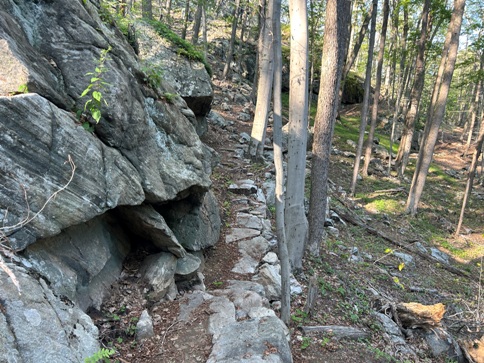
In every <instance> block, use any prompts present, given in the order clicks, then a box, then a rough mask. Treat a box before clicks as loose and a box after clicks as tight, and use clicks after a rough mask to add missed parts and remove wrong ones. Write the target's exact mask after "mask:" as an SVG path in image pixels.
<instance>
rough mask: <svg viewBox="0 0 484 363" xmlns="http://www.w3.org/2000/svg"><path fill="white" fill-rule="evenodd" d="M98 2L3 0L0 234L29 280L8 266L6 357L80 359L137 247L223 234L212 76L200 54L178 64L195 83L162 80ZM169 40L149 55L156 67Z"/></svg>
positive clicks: (93, 347) (0, 332)
mask: <svg viewBox="0 0 484 363" xmlns="http://www.w3.org/2000/svg"><path fill="white" fill-rule="evenodd" d="M97 6H99V4H98V3H97V2H96V1H92V2H90V1H76V0H62V1H61V0H52V1H14V0H0V63H1V64H2V67H0V153H1V155H2V156H1V158H0V220H1V221H2V227H1V229H0V237H1V240H0V242H1V243H2V245H1V247H2V250H4V251H9V250H13V251H16V252H17V254H16V255H15V256H13V257H12V259H11V260H9V261H8V263H7V265H6V266H7V267H8V268H9V269H10V270H11V271H13V273H14V274H15V276H17V279H18V282H19V286H20V289H21V293H22V294H21V295H20V294H19V293H18V292H17V288H16V287H15V285H14V284H13V283H12V281H11V279H10V278H9V277H8V276H7V273H6V271H4V269H0V296H1V298H0V342H1V343H3V344H0V347H1V348H0V362H11V361H19V362H41V361H42V360H39V357H38V355H39V354H42V355H43V357H49V360H48V361H49V362H76V361H82V359H83V358H85V357H87V356H90V355H92V354H93V353H94V352H96V351H97V350H98V349H99V346H98V343H97V330H96V328H95V326H94V325H93V324H92V322H91V320H90V318H89V316H87V315H86V314H85V313H84V311H86V310H87V309H89V308H91V307H93V308H99V306H100V305H101V304H102V301H103V296H104V294H105V293H106V291H107V290H108V287H109V286H110V284H111V283H112V282H113V281H115V280H116V279H117V277H118V276H119V273H120V271H121V268H122V263H123V260H124V258H125V257H126V255H127V254H128V253H129V251H130V250H132V249H134V248H136V247H137V246H138V245H140V244H145V245H150V246H151V247H152V248H153V249H154V250H155V251H158V252H164V253H168V254H170V255H172V256H173V259H175V260H176V259H179V258H184V259H185V260H186V256H187V252H190V251H199V250H201V249H203V248H206V247H208V246H211V245H213V244H215V243H216V242H217V240H218V237H219V231H220V218H219V217H218V209H217V203H216V202H215V201H214V197H213V195H212V193H211V192H210V190H209V188H210V185H211V181H210V174H211V169H212V166H213V163H214V161H215V160H216V155H215V153H214V151H213V150H212V149H210V148H209V147H207V146H206V145H204V144H203V143H202V142H201V141H200V139H199V136H198V134H197V131H198V133H199V134H201V133H202V132H203V127H204V126H203V117H204V116H205V114H206V113H207V112H208V110H209V109H210V102H211V97H212V96H213V93H211V92H212V91H211V89H210V77H209V75H208V74H207V72H206V71H205V69H204V67H203V65H201V64H197V62H194V61H191V62H185V63H184V64H180V65H179V67H185V68H184V69H183V70H180V71H179V72H180V74H181V75H183V76H182V77H183V78H184V81H186V82H191V83H190V84H191V85H192V86H193V87H192V86H190V87H191V89H188V88H190V87H188V88H187V87H186V86H184V85H183V84H182V85H180V84H170V83H169V82H168V81H169V77H168V76H166V77H164V76H163V74H162V76H161V79H160V82H159V83H157V84H153V82H150V81H149V79H148V77H147V74H146V70H143V69H142V67H141V66H140V59H139V57H141V58H142V57H143V56H145V57H148V54H146V53H145V52H140V55H139V57H138V55H137V54H136V53H135V52H134V50H133V49H132V47H131V46H130V45H129V44H128V42H127V41H126V40H125V38H124V36H123V35H122V34H121V32H120V31H119V30H118V29H117V28H116V27H114V26H113V25H112V23H111V22H110V21H106V19H104V20H105V21H103V20H102V19H101V18H100V17H99V15H98V8H97ZM108 20H109V19H108ZM144 26H147V25H144ZM145 42H146V41H145ZM143 44H144V43H143ZM161 46H163V51H165V52H166V48H169V45H166V44H164V45H160V47H161ZM141 49H144V48H143V47H141ZM106 50H108V51H106ZM103 51H104V52H105V53H106V52H107V53H106V54H107V56H106V60H105V63H104V67H105V70H104V71H103V72H102V73H101V77H102V82H103V83H104V86H103V87H102V89H100V90H99V92H101V94H102V98H103V102H101V103H100V106H99V108H100V112H101V118H100V122H99V123H96V122H95V121H94V120H93V119H92V118H91V117H90V115H89V114H88V113H86V112H83V110H84V109H85V103H86V102H87V101H88V100H89V99H90V98H89V97H92V96H89V95H87V96H85V97H81V95H82V93H83V91H84V90H85V89H86V88H87V87H88V86H89V85H90V84H92V82H93V81H92V79H91V80H90V78H91V77H89V76H86V74H87V73H90V72H91V73H92V72H95V69H96V67H99V60H100V57H101V55H102V52H103ZM160 52H161V50H160ZM160 52H158V51H157V50H156V49H154V50H153V54H149V57H150V58H153V59H151V61H153V62H155V63H154V64H156V65H157V66H158V64H159V62H157V61H156V57H159V54H161V53H160ZM163 54H164V53H163ZM143 64H145V66H146V64H148V66H151V64H152V63H147V60H144V63H143ZM160 64H161V66H163V64H162V62H161V63H160ZM187 67H188V68H187ZM192 69H196V71H193V70H192ZM166 72H167V75H168V74H170V75H171V74H173V71H172V70H167V71H166ZM190 76H192V79H191V80H188V78H190ZM197 80H198V81H197ZM196 81H197V82H198V83H197V82H196ZM198 85H200V86H198ZM200 89H203V91H200ZM194 90H198V91H196V92H195V91H194ZM167 94H170V95H173V99H167V97H166V95H167ZM178 95H180V96H181V97H179V96H178ZM184 98H185V99H186V101H185V99H184ZM104 101H105V102H104ZM187 103H188V105H187ZM189 106H190V107H193V109H191V108H190V107H189ZM80 114H83V115H82V116H81V118H80V119H79V117H78V115H80ZM76 115H77V116H76ZM86 126H87V127H86ZM86 128H88V129H90V128H93V132H90V131H87V130H86ZM67 161H70V163H69V162H67ZM52 196H54V197H52ZM189 255H190V254H189V253H188V256H189ZM0 256H1V255H0ZM191 261H198V263H200V260H199V259H198V258H193V259H191ZM0 262H1V261H0ZM192 268H193V266H192ZM195 268H196V266H195ZM174 279H175V276H174V274H172V275H170V276H168V277H167V281H165V284H166V285H167V286H170V285H171V286H173V285H174V283H175V280H174ZM158 298H163V296H161V297H160V296H158ZM52 321H55V322H56V324H57V325H58V326H57V325H56V326H55V327H54V326H51V327H50V328H49V329H46V328H45V327H46V324H50V322H52ZM60 332H62V334H61V333H60ZM32 334H35V336H36V339H31V337H32ZM59 334H61V335H62V337H61V336H60V335H59ZM52 342H56V343H55V344H52Z"/></svg>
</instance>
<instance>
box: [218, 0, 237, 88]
mask: <svg viewBox="0 0 484 363" xmlns="http://www.w3.org/2000/svg"><path fill="white" fill-rule="evenodd" d="M239 7H240V0H236V1H235V7H234V11H233V12H232V16H233V18H234V20H233V22H232V32H231V34H230V44H229V50H228V53H227V56H226V57H225V58H226V60H225V66H224V71H223V74H222V79H226V78H227V76H228V74H229V71H230V63H232V60H233V58H234V51H235V36H236V34H237V21H238V19H239Z"/></svg>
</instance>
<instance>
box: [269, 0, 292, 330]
mask: <svg viewBox="0 0 484 363" xmlns="http://www.w3.org/2000/svg"><path fill="white" fill-rule="evenodd" d="M281 88H282V54H281V0H275V1H274V126H273V127H274V128H273V134H272V135H273V141H274V166H275V169H276V235H277V244H278V253H279V260H280V261H281V320H282V321H283V322H284V323H285V324H286V325H289V320H290V317H291V263H290V261H289V254H288V252H287V242H286V233H285V231H284V168H283V164H282V160H283V156H282V101H281Z"/></svg>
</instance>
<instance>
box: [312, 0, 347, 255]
mask: <svg viewBox="0 0 484 363" xmlns="http://www.w3.org/2000/svg"><path fill="white" fill-rule="evenodd" d="M350 21H351V18H350V2H349V1H347V0H328V2H327V4H326V21H325V30H324V40H323V56H322V60H321V81H320V85H319V96H318V110H317V112H316V118H315V120H314V140H313V156H312V160H311V196H310V201H309V242H308V249H309V252H310V253H311V254H312V255H314V256H318V255H319V246H320V243H321V241H322V239H323V236H324V221H325V217H326V213H325V211H326V204H327V184H328V183H327V181H328V170H329V157H330V155H331V139H332V136H333V129H334V123H335V120H336V115H337V113H338V109H337V108H338V105H339V102H338V97H339V89H340V82H341V75H342V73H343V72H342V68H343V67H342V66H343V64H344V59H345V53H346V41H347V38H348V35H349V28H348V23H349V22H350Z"/></svg>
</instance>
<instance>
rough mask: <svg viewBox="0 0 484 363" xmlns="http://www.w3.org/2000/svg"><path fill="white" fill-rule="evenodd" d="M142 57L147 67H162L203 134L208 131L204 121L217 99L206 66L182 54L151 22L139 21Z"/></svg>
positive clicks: (164, 76) (199, 132) (140, 53)
mask: <svg viewBox="0 0 484 363" xmlns="http://www.w3.org/2000/svg"><path fill="white" fill-rule="evenodd" d="M135 28H136V30H137V36H138V38H137V43H138V46H139V56H140V59H141V60H142V63H143V64H144V65H145V67H151V68H154V69H156V68H159V69H160V70H161V71H162V75H161V77H162V78H163V79H165V80H166V81H167V82H168V83H170V84H171V85H172V86H173V87H174V89H175V91H176V92H177V93H178V94H179V95H180V96H181V97H182V98H183V99H184V100H185V101H186V103H187V105H188V107H190V109H191V110H192V111H193V112H194V113H195V115H196V116H197V119H198V120H199V124H198V125H196V129H197V132H198V134H199V135H202V134H204V133H205V132H206V131H207V123H206V120H204V118H205V116H206V115H207V114H208V113H209V111H210V107H211V103H212V100H213V89H212V83H211V80H210V75H209V74H208V72H207V70H206V69H205V66H204V65H203V64H202V63H201V62H198V61H194V60H190V59H188V58H185V57H183V56H180V54H179V52H178V51H177V49H176V48H175V47H174V46H173V45H172V44H171V43H170V42H169V41H168V40H167V39H165V38H163V37H162V36H160V35H159V34H158V33H157V32H156V30H155V29H154V28H153V27H152V26H150V25H149V24H147V23H144V22H136V24H135Z"/></svg>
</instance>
